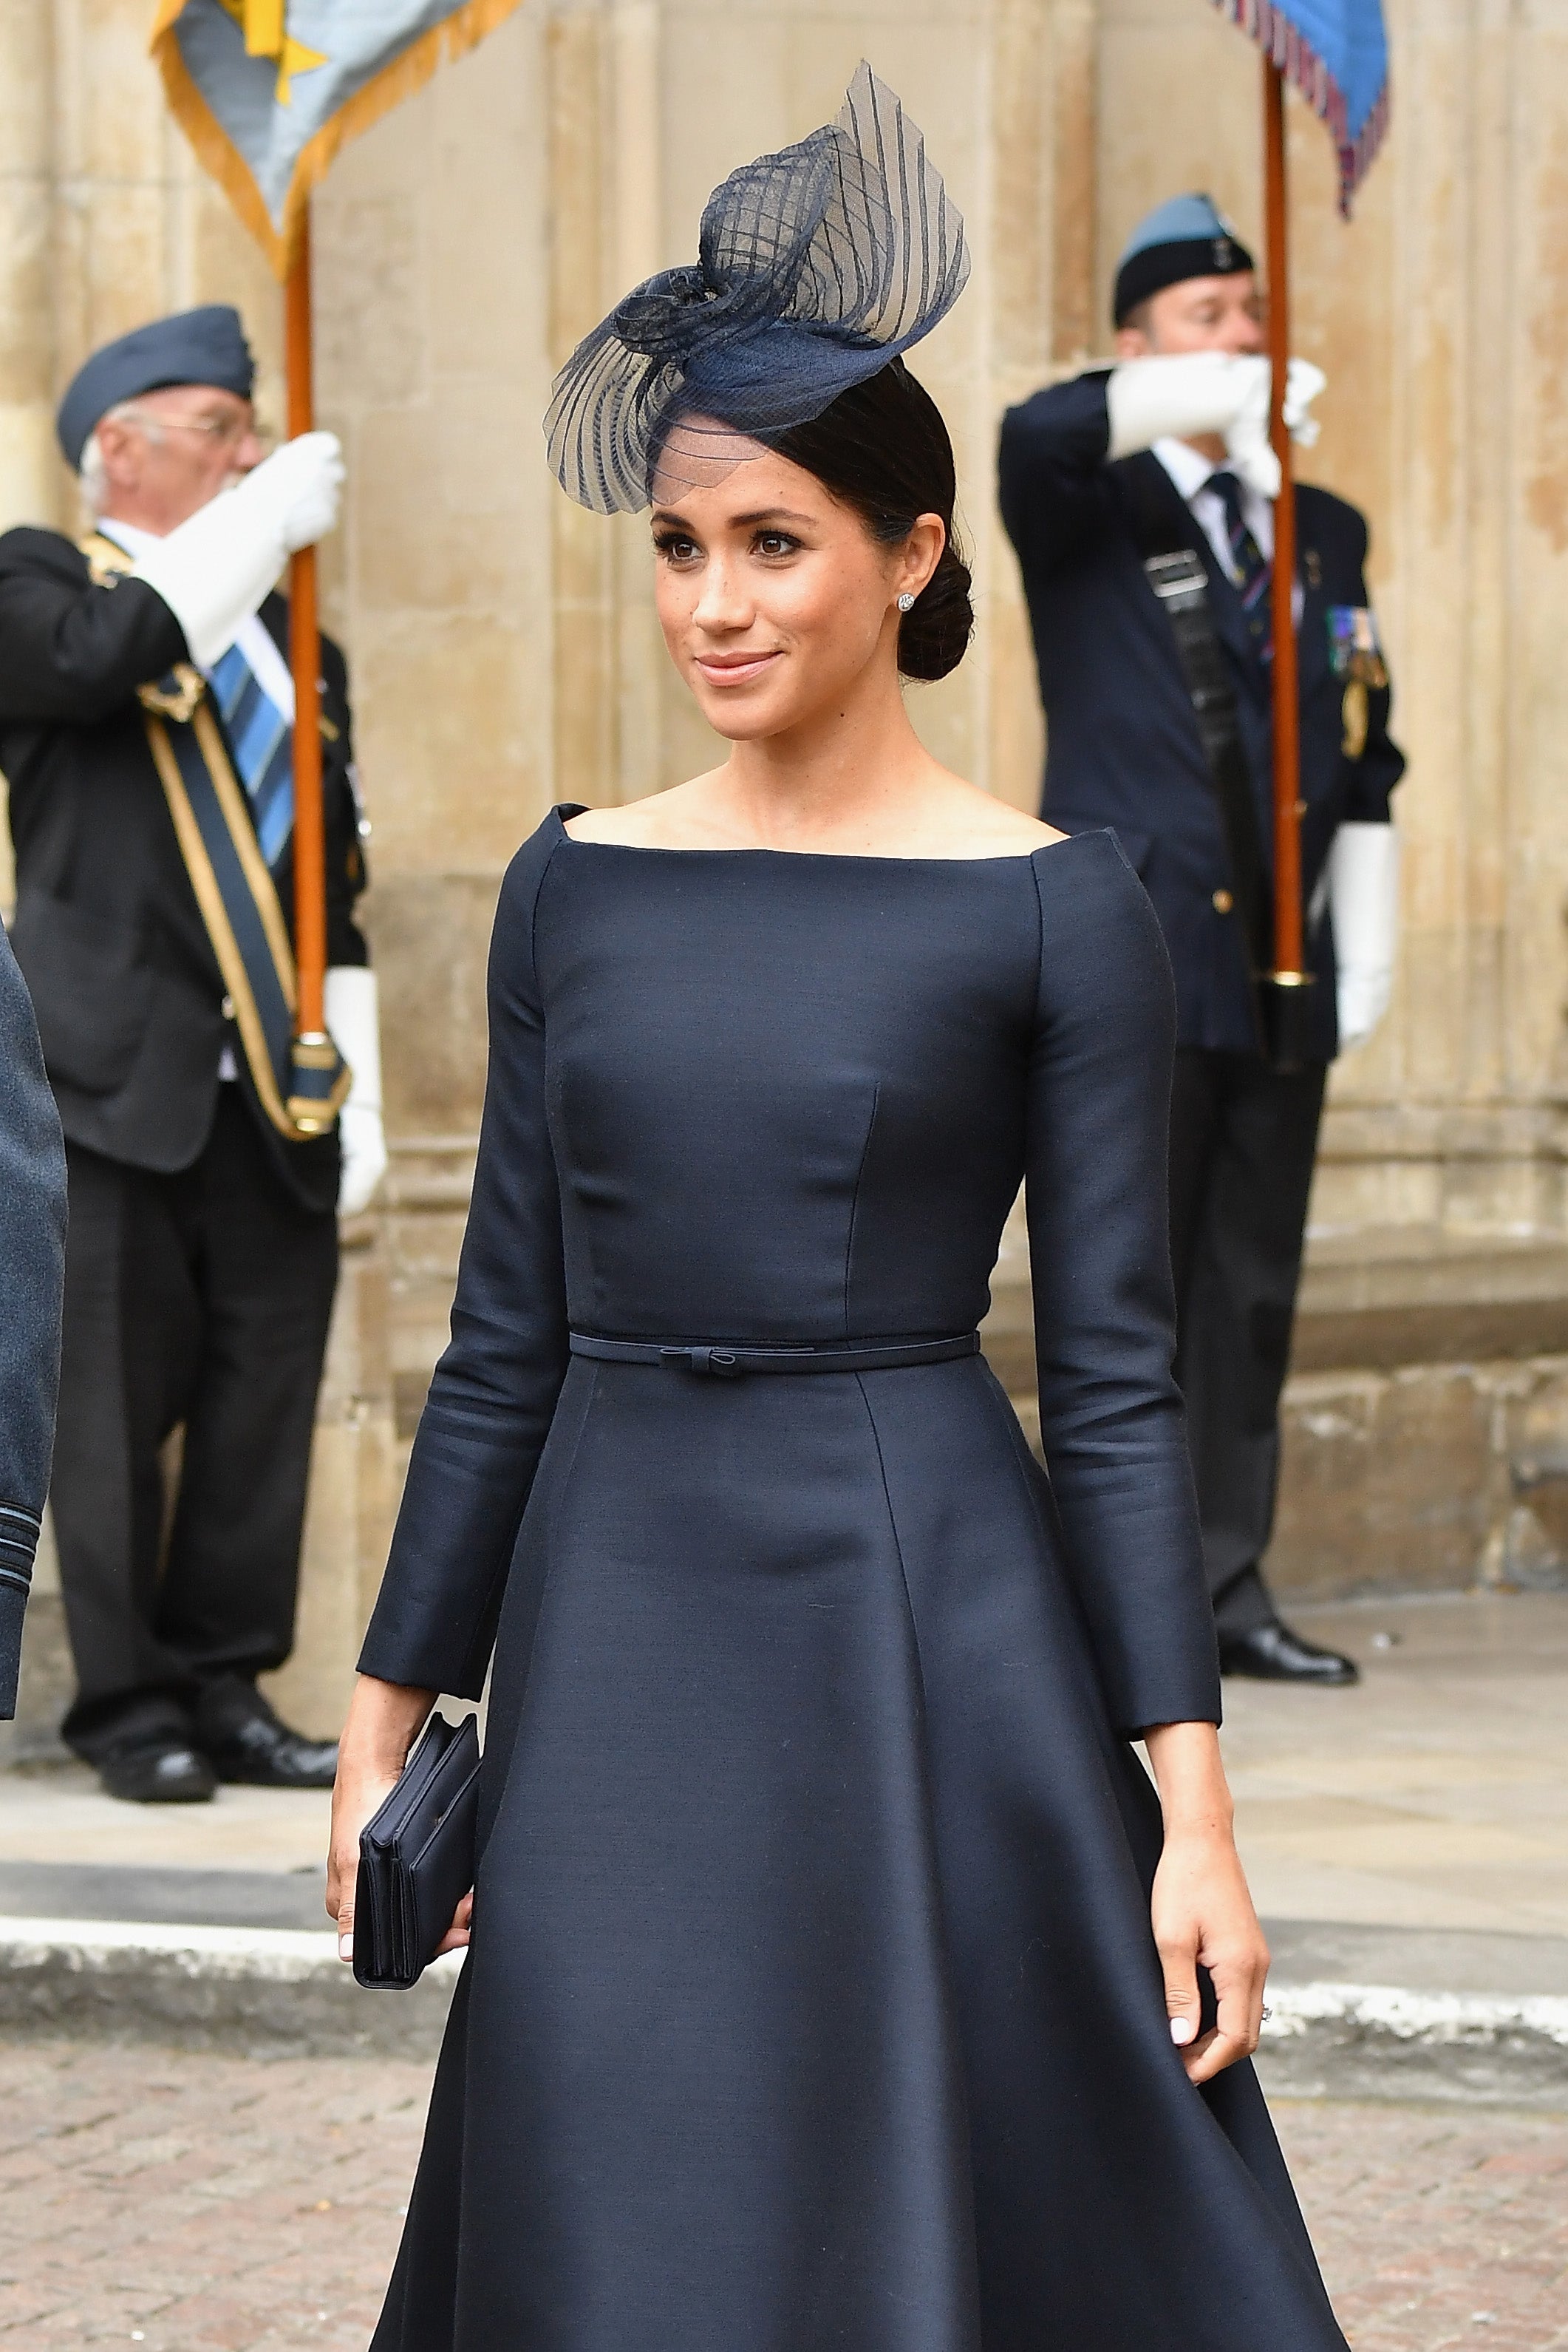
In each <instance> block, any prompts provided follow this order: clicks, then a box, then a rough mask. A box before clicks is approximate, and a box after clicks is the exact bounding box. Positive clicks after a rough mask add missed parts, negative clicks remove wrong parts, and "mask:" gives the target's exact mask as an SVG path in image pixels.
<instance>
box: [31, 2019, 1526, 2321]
mask: <svg viewBox="0 0 1568 2352" xmlns="http://www.w3.org/2000/svg"><path fill="white" fill-rule="evenodd" d="M0 2080H3V2081H4V2083H5V2152H4V2154H3V2155H0V2336H5V2338H6V2339H7V2341H8V2342H10V2343H14V2344H16V2345H17V2346H18V2347H20V2346H22V2345H26V2346H27V2347H33V2346H38V2347H52V2346H57V2345H64V2344H70V2345H77V2344H144V2345H145V2346H146V2347H147V2352H364V2347H365V2346H366V2344H367V2342H368V2340H369V2336H370V2332H371V2326H373V2324H374V2321H375V2315H376V2312H377V2310H378V2308H379V2305H380V2299H381V2290H382V2284H383V2283H384V2281H385V2278H386V2274H387V2272H388V2269H389V2268H390V2266H391V2263H392V2253H393V2250H394V2248H395V2245H396V2242H397V2232H398V2221H399V2209H400V2207H402V2204H403V2203H404V2202H405V2200H406V2198H407V2193H408V2184H409V2180H410V2179H411V2177H412V2174H413V2164H414V2158H415V2156H416V2154H417V2150H418V2144H419V2133H420V2126H421V2122H422V2119H423V2110H424V2099H425V2093H426V2088H427V2084H428V2070H427V2069H426V2068H425V2067H423V2066H420V2065H413V2064H411V2063H398V2062H387V2061H382V2060H370V2059H319V2060H302V2059H287V2060H280V2061H274V2062H269V2063H262V2062H259V2061H250V2060H246V2059H244V2058H231V2057H206V2056H195V2055H191V2054H186V2053H172V2052H167V2051H159V2050H152V2051H150V2050H146V2049H133V2048H126V2049H109V2048H104V2047H101V2046H98V2045H90V2046H89V2045H84V2044H79V2043H66V2042H37V2043H21V2044H16V2043H13V2044H10V2045H8V2046H5V2047H4V2048H3V2049H0ZM1276 2114H1277V2116H1278V2119H1279V2124H1280V2128H1281V2136H1282V2137H1283V2139H1284V2142H1285V2147H1286V2152H1287V2154H1288V2156H1289V2157H1290V2159H1291V2165H1292V2167H1293V2168H1294V2170H1295V2175H1296V2180H1297V2185H1298V2187H1299V2189H1300V2190H1301V2200H1302V2202H1303V2204H1304V2205H1305V2207H1306V2210H1307V2214H1308V2218H1309V2220H1310V2221H1311V2223H1312V2229H1313V2231H1314V2234H1315V2236H1316V2238H1317V2242H1318V2246H1319V2250H1320V2252H1321V2253H1322V2259H1323V2264H1324V2268H1325V2270H1326V2272H1327V2273H1328V2277H1329V2283H1330V2285H1331V2287H1332V2289H1333V2294H1334V2296H1335V2300H1336V2303H1337V2305H1338V2308H1339V2311H1340V2314H1341V2316H1342V2318H1343V2321H1344V2323H1345V2326H1346V2328H1347V2331H1348V2333H1349V2335H1350V2337H1351V2341H1352V2344H1353V2346H1354V2352H1447V2347H1450V2346H1458V2345H1467V2346H1474V2347H1478V2352H1568V2116H1540V2115H1528V2116H1527V2115H1520V2114H1514V2113H1511V2112H1509V2111H1507V2110H1502V2109H1496V2108H1490V2109H1480V2108H1455V2107H1442V2106H1425V2107H1416V2106H1407V2107H1396V2106H1373V2105H1361V2106H1352V2105H1335V2104H1318V2103H1316V2102H1311V2101H1299V2102H1297V2101H1288V2102H1282V2103H1281V2104H1280V2105H1278V2107H1277V2108H1276ZM1260 2352H1261V2347H1260Z"/></svg>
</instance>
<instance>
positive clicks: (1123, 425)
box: [1105, 352, 1269, 457]
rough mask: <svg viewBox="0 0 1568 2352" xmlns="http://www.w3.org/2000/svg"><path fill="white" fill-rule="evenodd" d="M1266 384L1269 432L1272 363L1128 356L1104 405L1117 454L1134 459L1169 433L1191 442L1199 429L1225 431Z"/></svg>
mask: <svg viewBox="0 0 1568 2352" xmlns="http://www.w3.org/2000/svg"><path fill="white" fill-rule="evenodd" d="M1259 385H1261V387H1262V392H1261V397H1262V406H1263V419H1264V428H1265V434H1266V433H1267V427H1268V416H1269V362H1268V361H1267V360H1264V359H1259V358H1257V357H1256V356H1254V355H1253V354H1251V353H1244V352H1169V353H1166V352H1155V353H1154V354H1153V355H1152V356H1151V357H1150V358H1148V359H1142V360H1123V361H1122V362H1121V363H1120V365H1119V366H1116V367H1113V369H1112V371H1111V378H1110V382H1109V383H1107V384H1106V386H1105V405H1106V407H1107V409H1108V410H1109V411H1110V416H1111V451H1110V454H1111V456H1112V457H1131V456H1132V455H1133V453H1134V450H1137V449H1148V448H1152V447H1153V446H1154V444H1155V442H1156V441H1163V440H1164V439H1165V438H1166V435H1167V434H1168V435H1170V436H1172V437H1173V438H1174V439H1176V440H1177V441H1186V440H1187V439H1189V438H1190V436H1192V435H1193V434H1195V433H1225V432H1228V430H1229V428H1230V427H1231V426H1232V425H1234V424H1235V423H1236V420H1237V418H1238V417H1239V415H1241V412H1242V409H1243V407H1244V406H1245V405H1246V404H1247V402H1248V401H1249V398H1250V399H1256V397H1257V387H1258V386H1259Z"/></svg>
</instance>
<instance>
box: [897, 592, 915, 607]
mask: <svg viewBox="0 0 1568 2352" xmlns="http://www.w3.org/2000/svg"><path fill="white" fill-rule="evenodd" d="M898 609H899V611H900V612H901V613H912V612H913V611H914V610H915V599H914V597H913V596H912V595H911V594H910V593H909V591H908V589H907V588H906V589H905V590H904V593H903V595H902V596H901V597H900V598H899V600H898Z"/></svg>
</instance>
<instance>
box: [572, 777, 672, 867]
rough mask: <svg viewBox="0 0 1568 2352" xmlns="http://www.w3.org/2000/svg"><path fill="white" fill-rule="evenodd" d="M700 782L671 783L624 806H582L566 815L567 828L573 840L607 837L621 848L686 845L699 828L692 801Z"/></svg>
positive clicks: (594, 839) (659, 847)
mask: <svg viewBox="0 0 1568 2352" xmlns="http://www.w3.org/2000/svg"><path fill="white" fill-rule="evenodd" d="M702 782H703V779H702V778H701V777H700V776H698V777H696V778H695V779H694V780H693V782H691V783H686V784H673V785H671V786H670V788H669V789H668V790H667V791H665V792H662V793H649V794H648V796H647V798H646V800H641V801H629V802H628V803H626V805H625V807H624V808H591V809H583V810H582V811H581V812H580V814H578V815H576V816H571V817H568V819H567V820H566V830H567V832H568V834H569V835H570V837H571V839H572V840H573V841H607V842H612V843H618V844H619V845H621V847H622V848H623V849H669V848H685V847H686V846H688V845H689V844H688V836H690V835H692V834H693V832H694V831H700V830H701V827H700V821H699V820H698V818H697V812H696V810H695V808H694V806H693V801H694V797H695V793H696V791H697V787H698V786H699V785H700V784H701V783H702Z"/></svg>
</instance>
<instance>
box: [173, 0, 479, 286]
mask: <svg viewBox="0 0 1568 2352" xmlns="http://www.w3.org/2000/svg"><path fill="white" fill-rule="evenodd" d="M517 5H518V0H158V8H157V14H156V16H154V18H153V24H152V54H153V56H154V57H155V58H156V59H157V61H158V65H159V68H160V70H161V72H162V76H163V87H164V89H165V91H166V93H167V96H168V100H169V104H170V108H171V110H172V112H173V114H174V116H175V119H176V121H178V122H179V124H180V126H181V128H182V129H183V131H184V132H185V135H186V137H187V138H188V139H189V140H190V142H191V144H192V145H193V147H194V149H195V151H196V153H197V154H198V156H199V157H200V158H201V160H202V162H203V163H204V164H205V166H206V168H207V170H208V171H209V172H211V173H212V174H213V177H214V179H215V180H217V181H219V182H220V183H221V184H222V186H223V187H224V189H225V193H226V194H227V195H228V198H229V201H230V202H231V204H232V205H234V207H235V211H236V212H237V213H238V214H239V215H240V218H241V219H242V220H243V221H244V222H245V224H246V227H247V228H248V229H249V230H250V231H251V233H252V234H253V236H256V238H257V240H258V241H259V243H260V244H261V246H262V247H263V248H264V250H265V251H266V253H267V258H268V259H269V260H270V262H271V263H272V266H273V268H274V269H275V270H276V271H277V275H278V277H279V278H283V277H286V276H287V271H288V264H289V262H290V260H291V259H292V258H293V254H294V248H295V240H296V237H297V235H298V228H299V225H300V223H301V221H302V219H303V217H304V213H305V205H306V201H307V199H308V195H309V194H310V190H311V189H312V188H313V187H314V186H315V184H316V183H317V181H318V180H319V179H320V178H321V177H322V175H323V173H325V172H326V170H327V167H328V165H329V163H331V161H332V158H333V156H334V155H335V154H336V153H337V152H338V150H339V148H340V147H341V146H342V145H343V144H344V142H345V141H347V140H350V139H353V138H355V137H357V136H358V134H359V133H360V132H361V131H367V130H369V128H370V126H371V123H372V122H374V121H377V120H378V118H379V117H380V116H382V115H383V114H385V113H386V112H387V111H388V110H389V109H391V108H392V107H394V106H396V105H397V103H398V102H399V100H401V99H404V98H408V97H410V96H412V94H413V91H414V90H416V89H419V87H420V85H421V84H422V83H423V82H424V81H426V80H427V79H429V77H430V75H431V74H433V73H434V70H435V68H436V67H437V65H438V64H439V63H440V61H441V58H442V55H443V53H445V55H447V56H448V57H458V56H460V55H461V54H462V53H463V52H464V51H465V49H471V48H472V47H474V46H475V44H476V42H478V41H482V40H483V39H484V37H485V36H486V33H488V32H492V31H493V30H494V29H495V27H496V26H497V25H498V24H500V23H501V21H502V20H503V18H504V17H507V16H510V15H511V13H512V11H513V9H514V8H516V7H517Z"/></svg>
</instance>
